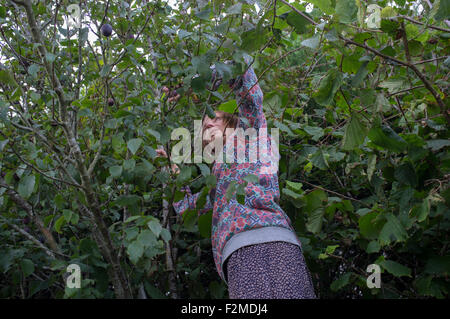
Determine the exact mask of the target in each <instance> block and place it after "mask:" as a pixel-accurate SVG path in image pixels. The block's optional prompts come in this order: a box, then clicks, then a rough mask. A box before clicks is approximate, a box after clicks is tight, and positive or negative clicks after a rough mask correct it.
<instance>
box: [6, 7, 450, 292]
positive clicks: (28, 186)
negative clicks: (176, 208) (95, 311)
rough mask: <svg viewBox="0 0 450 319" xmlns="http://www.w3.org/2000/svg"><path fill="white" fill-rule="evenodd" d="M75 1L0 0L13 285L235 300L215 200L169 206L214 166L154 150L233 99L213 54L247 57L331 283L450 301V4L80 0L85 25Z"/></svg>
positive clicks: (313, 266)
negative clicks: (173, 162) (377, 285)
mask: <svg viewBox="0 0 450 319" xmlns="http://www.w3.org/2000/svg"><path fill="white" fill-rule="evenodd" d="M70 3H72V2H71V1H60V2H55V1H37V2H36V1H31V0H22V1H16V0H8V1H7V0H1V4H2V5H1V6H0V26H1V30H0V31H1V32H0V35H1V39H0V43H1V61H0V88H1V91H0V151H1V154H0V170H1V174H0V212H1V215H0V240H1V242H2V246H1V248H0V278H1V284H0V296H2V297H13V298H17V297H19V298H46V297H57V298H113V297H116V298H131V297H141V298H143V297H145V296H146V297H148V298H225V297H227V292H226V286H225V284H224V283H222V282H221V281H220V278H219V276H218V275H217V274H216V271H215V267H214V264H213V262H212V254H211V243H210V238H209V236H210V233H211V220H212V215H211V212H209V213H207V214H205V215H202V216H201V217H198V212H197V211H188V212H187V213H185V214H184V216H183V217H180V216H176V214H175V213H174V212H173V210H172V208H171V204H172V203H173V202H174V201H177V200H180V199H181V198H183V197H184V193H183V192H181V189H182V187H183V186H186V185H190V186H191V188H192V189H193V191H201V192H202V196H201V197H200V199H199V202H200V203H205V198H206V194H207V192H208V190H209V189H211V188H212V187H214V185H215V182H216V181H215V178H214V176H212V175H210V170H209V168H208V167H207V166H206V165H205V164H200V165H194V164H185V165H182V166H181V167H180V169H181V172H180V174H179V175H178V176H176V175H175V174H174V173H173V172H171V171H169V170H167V169H166V167H167V165H168V164H169V163H168V161H167V159H165V158H161V157H157V153H156V149H157V148H158V147H160V146H163V147H164V148H165V149H166V150H168V151H170V149H171V147H172V146H173V145H175V144H176V143H177V141H172V140H171V132H172V130H173V129H175V128H178V127H186V128H187V129H189V130H190V131H192V130H193V125H190V123H193V121H194V120H197V119H199V118H201V116H202V115H203V114H211V113H213V110H214V109H215V108H217V109H221V110H225V111H228V112H233V111H234V110H236V106H237V105H236V101H235V100H233V99H234V97H233V96H232V95H231V94H230V89H229V88H228V86H226V84H225V82H226V81H224V83H222V85H221V86H220V87H219V89H218V90H217V91H214V92H213V91H210V90H209V88H210V86H209V85H210V81H211V80H212V76H213V74H212V70H211V68H210V67H209V66H210V65H212V64H215V66H216V70H217V72H219V73H220V75H221V76H222V77H223V78H224V79H225V80H228V79H232V78H235V77H236V76H238V75H239V74H241V73H242V72H243V71H244V70H245V63H244V62H243V59H242V56H243V53H244V52H247V53H249V54H251V55H252V56H253V57H254V58H255V60H254V63H253V65H252V66H253V67H254V69H255V71H256V73H257V75H258V76H259V77H260V79H259V80H260V85H261V88H262V90H263V92H264V108H265V112H266V116H267V119H268V125H269V127H277V128H279V129H280V152H281V155H282V158H281V162H280V171H279V180H280V190H281V194H282V195H281V200H280V205H281V206H282V207H283V209H284V210H285V211H286V212H287V214H288V215H289V216H290V218H291V220H292V223H293V225H294V227H295V230H296V231H297V234H298V235H299V237H300V239H301V241H302V244H303V253H304V255H305V257H306V260H307V263H308V266H309V268H310V271H311V273H312V277H313V281H314V285H315V289H316V293H317V295H318V296H319V297H320V298H343V297H346V298H423V297H434V298H445V297H448V291H449V289H450V287H449V281H448V272H449V269H450V254H449V237H448V234H449V227H450V210H449V207H450V191H449V187H448V186H449V176H450V175H449V167H450V165H449V164H450V157H449V153H448V147H449V144H450V143H449V142H448V139H449V133H448V132H449V131H448V124H449V121H450V120H449V113H448V98H447V97H448V87H449V85H448V84H449V83H448V73H449V67H450V62H449V58H448V46H449V34H450V32H449V29H448V25H447V24H446V23H445V19H448V16H449V15H448V1H442V0H441V1H434V2H433V3H431V2H430V4H432V7H431V8H430V7H428V6H422V5H421V6H420V7H418V6H417V5H416V4H415V2H414V1H409V0H402V1H394V2H392V1H389V3H388V1H385V0H383V1H359V0H345V1H335V0H316V1H310V2H309V6H308V8H312V11H311V10H306V7H307V5H308V2H302V1H295V2H293V3H292V4H290V3H288V2H286V1H282V0H280V1H268V2H263V1H254V0H251V1H250V0H244V1H231V0H227V1H203V0H197V1H193V0H191V1H187V0H185V1H178V2H176V3H175V4H174V5H169V4H168V3H166V2H164V1H159V0H157V1H147V0H137V1H129V0H128V1H84V2H81V6H80V12H81V17H82V20H81V25H80V27H79V28H78V27H76V25H75V24H74V23H73V20H70V19H72V18H70V11H69V8H68V5H69V4H70ZM74 3H76V4H78V2H74ZM255 4H257V7H256V6H255ZM375 4H376V5H377V6H378V7H379V8H378V9H376V10H368V8H369V5H375ZM422 4H423V3H422ZM371 8H373V7H371ZM306 11H308V13H305V12H306ZM377 12H378V13H377ZM380 12H381V13H382V14H381V15H380V16H379V17H378V16H371V15H377V14H380ZM369 18H370V19H369ZM377 19H378V20H377ZM369 20H370V21H369ZM67 21H72V23H67ZM377 21H378V22H377ZM105 23H109V24H111V26H112V28H113V32H112V35H111V36H109V37H105V36H102V35H101V34H100V28H101V26H102V25H103V24H105ZM377 23H378V25H377ZM227 60H233V61H234V62H235V64H234V65H230V64H226V63H224V62H225V61H227ZM163 86H167V87H170V88H173V87H178V88H177V92H178V93H179V94H180V95H181V99H180V100H178V101H176V102H175V101H171V102H169V100H168V96H167V95H166V93H164V92H163V91H162V87H163ZM110 99H112V102H113V103H110ZM111 104H112V105H111ZM237 191H238V195H239V194H241V193H242V189H241V190H237ZM241 197H242V196H241ZM241 200H242V198H241ZM199 206H202V205H199ZM200 208H201V207H200ZM72 263H76V264H78V265H80V267H81V271H82V282H81V286H82V288H81V289H75V288H67V287H66V285H65V278H66V275H67V274H66V268H67V266H68V265H69V264H72ZM374 263H375V264H378V265H380V266H381V269H382V270H383V273H382V286H381V289H369V288H367V285H366V277H367V276H368V275H369V274H368V273H366V268H367V266H368V265H370V264H374Z"/></svg>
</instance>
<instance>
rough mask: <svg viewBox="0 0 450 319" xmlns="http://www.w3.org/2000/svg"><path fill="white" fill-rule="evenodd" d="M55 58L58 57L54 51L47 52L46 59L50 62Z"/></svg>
mask: <svg viewBox="0 0 450 319" xmlns="http://www.w3.org/2000/svg"><path fill="white" fill-rule="evenodd" d="M55 59H56V55H54V54H53V53H50V52H47V53H46V54H45V60H47V62H48V63H53V62H55Z"/></svg>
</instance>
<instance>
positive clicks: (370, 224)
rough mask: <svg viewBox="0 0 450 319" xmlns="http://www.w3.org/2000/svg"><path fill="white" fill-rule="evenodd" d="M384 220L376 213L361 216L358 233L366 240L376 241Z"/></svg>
mask: <svg viewBox="0 0 450 319" xmlns="http://www.w3.org/2000/svg"><path fill="white" fill-rule="evenodd" d="M384 223H385V220H384V219H383V218H380V216H379V213H378V212H376V211H373V212H369V213H367V214H365V215H363V216H361V217H360V218H359V220H358V225H359V231H360V233H361V235H362V236H363V237H365V238H367V239H377V237H378V234H379V233H380V231H381V229H382V227H383V225H384Z"/></svg>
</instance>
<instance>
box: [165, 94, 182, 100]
mask: <svg viewBox="0 0 450 319" xmlns="http://www.w3.org/2000/svg"><path fill="white" fill-rule="evenodd" d="M180 97H181V96H180V94H176V95H175V96H172V97H169V100H168V101H169V102H173V101H178V100H179V99H180Z"/></svg>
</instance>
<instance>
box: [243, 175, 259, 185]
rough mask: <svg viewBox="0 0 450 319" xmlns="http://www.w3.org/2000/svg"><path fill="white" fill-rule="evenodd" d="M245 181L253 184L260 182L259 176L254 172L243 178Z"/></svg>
mask: <svg viewBox="0 0 450 319" xmlns="http://www.w3.org/2000/svg"><path fill="white" fill-rule="evenodd" d="M242 179H243V180H244V181H246V182H248V183H252V184H258V183H259V177H258V176H256V175H254V174H248V175H246V176H245V177H244V178H242Z"/></svg>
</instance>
